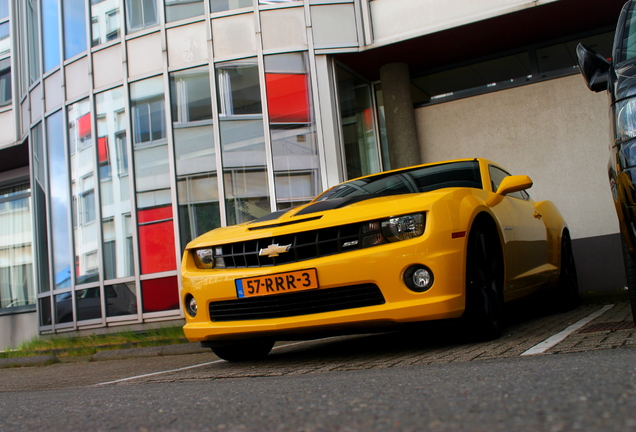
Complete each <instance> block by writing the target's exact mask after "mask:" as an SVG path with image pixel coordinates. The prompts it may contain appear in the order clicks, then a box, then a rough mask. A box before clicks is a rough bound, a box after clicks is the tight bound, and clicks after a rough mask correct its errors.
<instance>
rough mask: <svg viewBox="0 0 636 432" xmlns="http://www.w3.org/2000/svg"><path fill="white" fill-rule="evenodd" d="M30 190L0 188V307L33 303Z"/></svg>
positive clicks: (26, 187)
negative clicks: (0, 240)
mask: <svg viewBox="0 0 636 432" xmlns="http://www.w3.org/2000/svg"><path fill="white" fill-rule="evenodd" d="M30 195H31V189H30V188H29V185H28V184H25V185H20V186H14V187H10V188H5V189H0V239H2V244H1V246H2V247H0V308H10V307H19V306H26V305H31V304H35V287H34V284H33V248H32V245H33V237H32V227H31V205H30V202H31V201H30V198H29V197H30Z"/></svg>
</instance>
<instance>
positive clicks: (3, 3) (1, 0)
mask: <svg viewBox="0 0 636 432" xmlns="http://www.w3.org/2000/svg"><path fill="white" fill-rule="evenodd" d="M8 16H9V0H0V19H3V18H7V17H8Z"/></svg>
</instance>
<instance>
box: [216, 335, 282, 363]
mask: <svg viewBox="0 0 636 432" xmlns="http://www.w3.org/2000/svg"><path fill="white" fill-rule="evenodd" d="M273 347H274V341H273V340H269V339H262V340H246V341H240V342H234V343H231V344H228V345H223V346H215V347H211V349H212V352H214V354H216V355H217V357H219V358H221V359H223V360H227V361H229V362H240V361H249V360H261V359H263V358H265V357H267V354H269V352H270V351H271V350H272V348H273Z"/></svg>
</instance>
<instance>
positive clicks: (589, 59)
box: [576, 44, 611, 93]
mask: <svg viewBox="0 0 636 432" xmlns="http://www.w3.org/2000/svg"><path fill="white" fill-rule="evenodd" d="M576 57H577V58H578V61H579V70H580V71H581V74H582V75H583V78H585V82H586V83H587V87H588V88H589V89H590V90H592V91H593V92H597V93H598V92H601V91H603V90H607V85H608V77H609V70H610V67H611V65H610V62H608V61H607V60H605V59H604V58H603V56H601V55H600V54H597V53H596V52H595V51H594V50H592V49H590V48H588V47H586V46H585V45H583V44H578V45H577V47H576Z"/></svg>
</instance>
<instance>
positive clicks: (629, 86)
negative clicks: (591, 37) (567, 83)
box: [577, 0, 636, 323]
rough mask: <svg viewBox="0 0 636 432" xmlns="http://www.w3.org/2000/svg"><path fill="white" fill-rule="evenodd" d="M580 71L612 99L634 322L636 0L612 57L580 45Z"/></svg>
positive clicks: (617, 190) (615, 169) (612, 176)
mask: <svg viewBox="0 0 636 432" xmlns="http://www.w3.org/2000/svg"><path fill="white" fill-rule="evenodd" d="M577 56H578V61H579V69H580V70H581V73H582V74H583V77H584V78H585V81H586V82H587V86H588V87H589V89H590V90H592V91H594V92H602V91H605V90H607V91H608V92H609V95H610V99H611V108H610V112H611V119H612V122H611V128H612V143H611V146H610V147H611V152H610V160H609V165H608V174H609V181H610V187H611V189H612V196H613V198H614V205H615V207H616V213H617V215H618V220H619V224H620V232H621V238H622V243H623V257H624V260H625V272H626V276H627V286H628V289H629V297H630V300H631V305H632V316H633V318H634V322H635V323H636V1H634V0H632V1H628V2H627V3H625V5H624V6H623V10H622V11H621V14H620V16H619V18H618V24H617V26H616V35H615V36H614V47H613V49H612V58H611V59H605V58H603V57H602V56H601V55H599V54H597V53H596V52H594V51H593V50H591V49H590V48H588V47H586V46H584V45H581V44H579V46H578V47H577Z"/></svg>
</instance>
